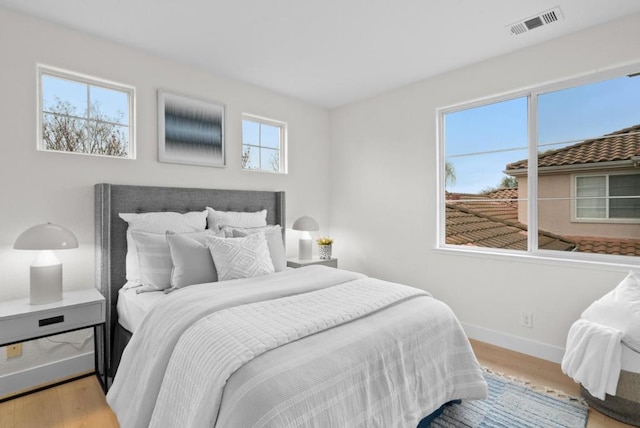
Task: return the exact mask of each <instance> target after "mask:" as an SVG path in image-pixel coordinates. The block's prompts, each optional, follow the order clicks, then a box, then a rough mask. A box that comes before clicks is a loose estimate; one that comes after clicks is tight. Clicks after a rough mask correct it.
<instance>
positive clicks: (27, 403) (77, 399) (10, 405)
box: [0, 340, 630, 428]
mask: <svg viewBox="0 0 640 428" xmlns="http://www.w3.org/2000/svg"><path fill="white" fill-rule="evenodd" d="M471 344H472V346H473V349H474V351H475V353H476V356H477V357H478V361H480V364H481V365H483V366H485V367H487V368H490V369H492V370H495V371H498V372H501V373H504V374H507V375H511V376H516V377H521V378H525V379H527V380H529V381H531V382H532V383H533V384H534V385H537V386H541V387H542V386H547V387H550V388H554V389H558V390H561V391H564V392H565V393H567V394H570V395H574V396H578V395H579V394H580V391H579V386H578V384H576V383H575V382H573V380H571V379H569V378H568V377H566V376H565V375H563V374H562V372H561V371H560V366H559V365H558V364H554V363H551V362H549V361H545V360H541V359H539V358H535V357H531V356H528V355H525V354H520V353H518V352H513V351H509V350H506V349H503V348H499V347H496V346H493V345H488V344H486V343H482V342H477V341H474V340H472V341H471ZM34 427H43V428H44V427H52V428H81V427H87V428H117V427H118V422H117V420H116V417H115V415H114V414H113V412H112V411H111V409H110V408H109V406H108V405H107V402H106V400H105V397H104V394H103V392H102V389H101V388H100V384H99V383H98V380H97V379H96V378H95V376H90V377H86V378H83V379H80V380H77V381H74V382H69V383H66V384H64V385H60V386H56V387H54V388H50V389H46V390H44V391H40V392H37V393H34V394H30V395H26V396H24V397H20V398H16V399H14V400H10V401H6V402H4V403H0V428H34ZM623 427H630V425H626V424H623V423H620V422H618V421H615V420H613V419H611V418H608V417H607V416H605V415H603V414H601V413H598V412H596V411H594V410H590V411H589V421H588V424H587V428H623Z"/></svg>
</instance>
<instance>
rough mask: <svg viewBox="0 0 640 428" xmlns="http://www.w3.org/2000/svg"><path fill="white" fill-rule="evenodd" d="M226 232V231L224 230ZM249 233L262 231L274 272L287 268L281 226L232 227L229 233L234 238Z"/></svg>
mask: <svg viewBox="0 0 640 428" xmlns="http://www.w3.org/2000/svg"><path fill="white" fill-rule="evenodd" d="M225 232H226V231H225ZM251 233H264V236H265V237H266V238H267V247H268V248H269V255H270V256H271V262H272V263H273V268H274V269H275V271H276V272H282V271H283V270H286V269H287V253H286V251H285V249H284V243H283V242H282V228H281V227H280V226H279V225H275V226H265V227H254V228H234V229H232V231H231V234H232V236H233V237H234V238H242V237H244V236H247V235H249V234H251Z"/></svg>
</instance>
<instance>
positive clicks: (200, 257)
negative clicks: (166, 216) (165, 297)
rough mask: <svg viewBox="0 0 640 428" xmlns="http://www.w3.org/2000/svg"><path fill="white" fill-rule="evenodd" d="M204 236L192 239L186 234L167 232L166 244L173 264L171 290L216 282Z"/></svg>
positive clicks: (215, 273)
mask: <svg viewBox="0 0 640 428" xmlns="http://www.w3.org/2000/svg"><path fill="white" fill-rule="evenodd" d="M210 233H214V232H213V231H212V232H210ZM206 236H207V235H202V239H199V237H198V238H195V239H194V237H192V236H189V235H186V234H178V233H172V232H167V243H168V244H169V251H170V253H171V261H172V263H173V270H172V271H171V290H174V289H178V288H182V287H186V286H189V285H193V284H202V283H204V282H216V281H217V280H218V274H217V272H216V267H215V265H214V264H213V258H212V257H211V252H210V251H209V247H207V244H206V242H205V237H206ZM216 236H220V235H216Z"/></svg>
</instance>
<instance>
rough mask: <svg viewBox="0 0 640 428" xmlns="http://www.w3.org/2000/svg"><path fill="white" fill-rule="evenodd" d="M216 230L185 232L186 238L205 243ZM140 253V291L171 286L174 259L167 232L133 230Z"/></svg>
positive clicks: (132, 233)
mask: <svg viewBox="0 0 640 428" xmlns="http://www.w3.org/2000/svg"><path fill="white" fill-rule="evenodd" d="M213 234H214V232H213V231H209V230H203V231H201V232H193V233H185V234H182V236H183V237H184V238H185V239H192V240H195V241H200V242H201V243H202V244H203V245H204V242H205V238H206V237H207V236H213ZM131 236H132V239H133V242H134V244H135V246H136V249H137V254H138V271H139V273H140V283H141V285H142V287H141V288H140V289H138V292H145V291H158V290H165V289H167V288H169V287H171V274H172V271H173V260H172V258H171V252H170V249H169V243H168V242H167V236H166V234H165V233H150V232H140V231H137V230H134V231H132V232H131Z"/></svg>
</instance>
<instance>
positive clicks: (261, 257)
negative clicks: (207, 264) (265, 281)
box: [206, 233, 275, 281]
mask: <svg viewBox="0 0 640 428" xmlns="http://www.w3.org/2000/svg"><path fill="white" fill-rule="evenodd" d="M206 241H207V246H208V247H209V251H210V252H211V257H212V258H213V264H214V265H215V267H216V272H217V274H218V280H219V281H228V280H231V279H239V278H250V277H254V276H262V275H267V274H270V273H273V272H274V271H275V270H274V268H273V262H272V261H271V256H270V255H269V247H268V246H267V239H266V238H265V236H264V233H252V234H249V235H247V236H245V237H244V238H219V237H216V236H209V237H207V239H206Z"/></svg>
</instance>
